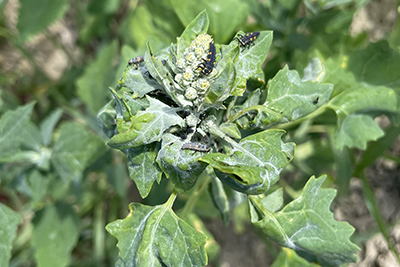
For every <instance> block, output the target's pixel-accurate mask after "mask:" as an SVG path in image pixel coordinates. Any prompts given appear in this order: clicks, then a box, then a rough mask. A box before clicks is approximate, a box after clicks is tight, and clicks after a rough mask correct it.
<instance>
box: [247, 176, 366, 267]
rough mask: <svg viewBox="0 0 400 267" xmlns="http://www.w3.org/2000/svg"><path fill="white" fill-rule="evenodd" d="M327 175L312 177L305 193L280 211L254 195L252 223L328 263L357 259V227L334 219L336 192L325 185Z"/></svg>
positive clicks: (274, 237)
mask: <svg viewBox="0 0 400 267" xmlns="http://www.w3.org/2000/svg"><path fill="white" fill-rule="evenodd" d="M325 178H326V176H321V177H320V178H318V179H315V178H314V177H311V178H310V180H309V181H308V182H307V184H306V185H305V187H304V189H303V192H302V194H301V195H300V196H299V197H298V198H297V199H295V200H293V201H292V202H290V203H289V204H288V205H286V206H285V207H284V208H283V209H282V210H281V211H279V212H275V213H272V212H271V211H268V210H267V208H266V207H264V206H263V205H262V204H261V202H260V201H258V200H257V198H255V197H252V198H251V205H250V207H251V209H250V215H251V222H252V223H253V225H254V226H256V227H257V228H259V229H261V231H262V232H263V233H264V234H265V235H266V236H267V237H268V238H270V239H273V240H275V241H276V242H278V244H279V245H281V246H284V247H288V248H291V249H293V250H295V251H296V252H297V253H299V254H300V255H303V256H306V255H307V256H314V257H315V258H316V259H317V260H318V261H319V263H320V264H322V265H324V266H338V265H341V264H344V263H348V262H355V261H356V260H357V255H356V254H355V253H356V252H357V251H358V250H359V248H358V247H357V246H356V245H355V244H353V243H351V242H350V240H349V237H350V235H351V234H352V233H353V232H354V228H353V227H352V226H350V225H349V224H348V223H346V222H337V221H335V220H334V218H333V214H332V212H331V211H330V209H329V207H330V205H331V202H332V200H333V198H334V197H335V195H336V192H335V190H334V189H322V188H321V185H322V183H323V182H324V180H325ZM253 205H254V206H253Z"/></svg>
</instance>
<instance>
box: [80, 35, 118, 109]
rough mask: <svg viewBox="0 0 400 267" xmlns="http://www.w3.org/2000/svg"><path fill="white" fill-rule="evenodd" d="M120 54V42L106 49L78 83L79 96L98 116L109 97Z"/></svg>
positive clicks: (86, 69)
mask: <svg viewBox="0 0 400 267" xmlns="http://www.w3.org/2000/svg"><path fill="white" fill-rule="evenodd" d="M117 52H118V41H113V42H112V43H110V44H109V45H107V46H106V47H104V48H103V49H102V50H101V52H100V53H99V54H98V56H97V58H96V59H95V60H94V61H93V62H91V63H90V64H89V65H88V66H87V67H86V68H85V72H84V73H83V75H82V76H81V77H79V79H78V80H77V82H76V86H77V90H78V96H79V97H80V98H81V99H82V101H83V102H84V103H85V104H86V105H88V106H89V108H90V109H91V111H92V112H93V113H94V114H96V113H97V112H98V111H99V110H100V109H101V108H102V107H103V106H104V105H105V104H106V103H107V100H108V97H109V94H108V89H107V88H108V86H109V85H111V83H112V82H113V81H112V79H113V78H114V73H113V71H110V69H112V65H113V64H112V63H113V60H114V58H115V56H116V55H117Z"/></svg>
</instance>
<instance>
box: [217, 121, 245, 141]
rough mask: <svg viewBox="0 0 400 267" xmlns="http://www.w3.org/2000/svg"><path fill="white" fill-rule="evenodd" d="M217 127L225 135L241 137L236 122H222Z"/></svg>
mask: <svg viewBox="0 0 400 267" xmlns="http://www.w3.org/2000/svg"><path fill="white" fill-rule="evenodd" d="M219 129H220V130H221V131H222V132H224V133H225V134H226V135H228V136H229V137H232V138H235V139H241V138H242V136H241V133H240V131H239V129H238V127H237V125H236V124H234V123H222V124H221V125H220V126H219Z"/></svg>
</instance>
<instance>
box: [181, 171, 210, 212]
mask: <svg viewBox="0 0 400 267" xmlns="http://www.w3.org/2000/svg"><path fill="white" fill-rule="evenodd" d="M203 177H204V178H203ZM210 182H211V176H210V175H208V174H206V173H204V172H203V173H202V174H201V175H200V177H199V179H198V181H197V183H196V185H195V187H194V188H193V189H192V193H191V194H190V196H189V199H188V200H187V201H186V204H185V206H184V207H183V209H182V212H181V213H180V215H181V217H182V218H185V217H186V216H187V215H189V214H190V213H191V212H192V210H193V208H194V206H195V205H196V202H197V200H198V199H199V197H200V195H201V193H202V192H203V191H204V189H206V188H207V186H208V184H209V183H210Z"/></svg>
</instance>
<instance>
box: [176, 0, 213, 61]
mask: <svg viewBox="0 0 400 267" xmlns="http://www.w3.org/2000/svg"><path fill="white" fill-rule="evenodd" d="M175 2H176V1H174V0H172V1H171V3H172V4H175ZM174 7H175V9H176V6H174ZM177 14H178V16H179V14H180V13H179V12H177ZM196 14H197V13H196ZM193 17H194V16H193ZM181 21H182V19H181ZM189 21H191V19H190V20H189ZM189 21H187V22H184V21H182V22H183V24H184V25H187V27H186V29H185V30H184V31H183V33H182V35H181V37H179V39H178V43H177V51H176V53H177V55H178V56H182V57H183V54H184V52H185V49H186V48H188V47H189V45H190V43H191V42H192V41H193V40H194V39H195V38H196V37H197V36H198V35H200V34H202V33H206V32H207V30H208V25H209V23H210V22H209V20H208V15H207V12H205V11H202V12H201V13H200V14H199V15H197V17H196V18H195V19H194V20H193V21H192V22H190V24H189ZM188 24H189V25H188Z"/></svg>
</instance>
